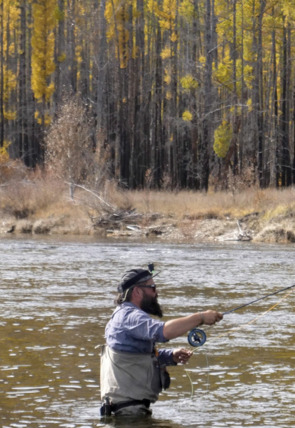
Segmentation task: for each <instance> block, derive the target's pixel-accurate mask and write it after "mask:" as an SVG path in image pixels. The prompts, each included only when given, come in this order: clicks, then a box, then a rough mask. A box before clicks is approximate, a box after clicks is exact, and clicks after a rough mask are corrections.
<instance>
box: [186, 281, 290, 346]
mask: <svg viewBox="0 0 295 428" xmlns="http://www.w3.org/2000/svg"><path fill="white" fill-rule="evenodd" d="M293 287H295V284H293V285H290V286H289V287H285V288H281V289H280V290H277V291H275V292H274V293H270V294H267V295H266V296H262V297H259V298H258V299H255V300H252V301H251V302H248V303H244V304H243V305H240V306H237V307H236V308H233V309H230V310H228V311H225V312H223V313H222V315H228V314H230V313H232V312H235V311H238V310H239V309H242V308H245V307H246V306H250V305H253V303H256V302H260V300H264V299H266V298H267V297H270V296H274V295H276V294H279V293H282V292H283V291H286V290H290V289H291V288H293ZM206 339H207V337H206V333H205V332H204V331H203V330H201V329H199V328H194V329H192V330H191V331H190V332H189V334H188V337H187V340H188V343H189V344H190V345H191V346H194V347H197V346H202V345H204V343H205V342H206Z"/></svg>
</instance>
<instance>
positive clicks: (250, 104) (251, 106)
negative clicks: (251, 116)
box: [246, 98, 253, 112]
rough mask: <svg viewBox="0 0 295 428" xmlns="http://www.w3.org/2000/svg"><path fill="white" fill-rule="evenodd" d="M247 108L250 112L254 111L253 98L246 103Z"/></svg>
mask: <svg viewBox="0 0 295 428" xmlns="http://www.w3.org/2000/svg"><path fill="white" fill-rule="evenodd" d="M246 104H247V106H248V111H249V112H250V111H252V110H253V105H252V98H249V99H248V100H247V102H246Z"/></svg>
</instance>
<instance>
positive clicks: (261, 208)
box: [112, 188, 295, 219]
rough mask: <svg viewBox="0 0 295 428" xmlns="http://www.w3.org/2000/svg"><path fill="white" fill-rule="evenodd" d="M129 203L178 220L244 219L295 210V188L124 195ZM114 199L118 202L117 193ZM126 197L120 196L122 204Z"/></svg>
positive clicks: (152, 192)
mask: <svg viewBox="0 0 295 428" xmlns="http://www.w3.org/2000/svg"><path fill="white" fill-rule="evenodd" d="M124 194H125V197H126V200H128V204H129V205H131V206H133V207H134V208H135V209H136V210H138V211H139V212H143V213H154V212H158V213H160V214H163V215H164V216H172V217H174V218H176V219H183V218H190V219H201V218H225V217H233V218H235V217H242V216H244V215H247V214H251V213H254V212H259V213H265V215H266V213H273V215H275V213H276V210H279V211H282V210H288V209H289V210H290V209H291V210H294V206H295V189H294V188H293V189H284V190H276V189H265V190H257V189H248V190H245V191H243V192H240V193H239V194H234V195H233V194H232V193H229V192H217V193H213V192H208V193H207V194H205V193H200V192H193V191H180V192H156V191H133V192H131V191H128V192H124ZM112 198H113V199H115V197H114V193H113V195H112ZM120 198H122V195H121V194H119V198H118V202H120Z"/></svg>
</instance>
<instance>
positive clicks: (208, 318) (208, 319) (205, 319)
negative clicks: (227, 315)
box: [199, 310, 223, 325]
mask: <svg viewBox="0 0 295 428" xmlns="http://www.w3.org/2000/svg"><path fill="white" fill-rule="evenodd" d="M200 314H201V316H202V324H207V325H212V324H215V323H216V322H218V321H221V320H222V318H223V315H222V313H220V312H216V311H212V310H208V311H205V312H200ZM199 325H201V324H199Z"/></svg>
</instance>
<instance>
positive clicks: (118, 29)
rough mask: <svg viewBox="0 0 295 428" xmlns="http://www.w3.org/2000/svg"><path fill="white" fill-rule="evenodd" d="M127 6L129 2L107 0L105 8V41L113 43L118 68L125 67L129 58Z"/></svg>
mask: <svg viewBox="0 0 295 428" xmlns="http://www.w3.org/2000/svg"><path fill="white" fill-rule="evenodd" d="M129 6H130V0H124V1H121V0H107V2H106V7H105V18H106V21H107V23H108V28H107V39H108V41H109V42H110V41H114V42H115V46H116V55H117V58H118V59H119V61H120V68H126V67H127V63H128V60H129V56H130V55H129V46H128V42H129V38H130V34H129V31H128V30H127V28H128V24H129V20H130V16H129V12H128V10H129ZM131 54H132V53H131Z"/></svg>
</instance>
